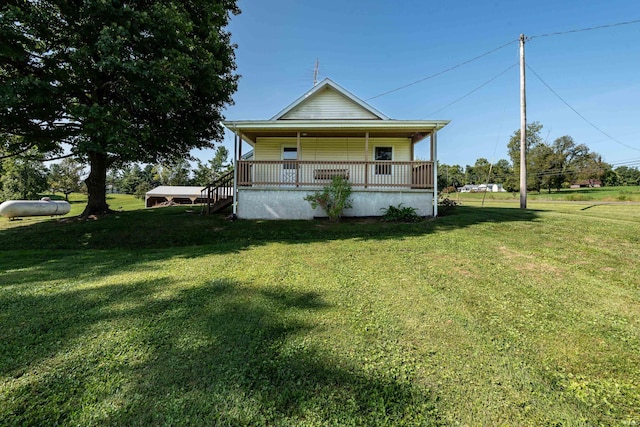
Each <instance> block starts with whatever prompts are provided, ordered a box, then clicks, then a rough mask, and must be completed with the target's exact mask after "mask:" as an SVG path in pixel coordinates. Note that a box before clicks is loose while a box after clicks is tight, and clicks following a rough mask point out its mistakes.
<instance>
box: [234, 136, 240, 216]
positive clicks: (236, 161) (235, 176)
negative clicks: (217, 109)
mask: <svg viewBox="0 0 640 427" xmlns="http://www.w3.org/2000/svg"><path fill="white" fill-rule="evenodd" d="M238 140H240V144H242V139H240V137H239V136H238V134H237V133H235V132H234V137H233V218H236V217H237V216H238V145H239V144H238Z"/></svg>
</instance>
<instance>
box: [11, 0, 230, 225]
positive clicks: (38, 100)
mask: <svg viewBox="0 0 640 427" xmlns="http://www.w3.org/2000/svg"><path fill="white" fill-rule="evenodd" d="M239 12H240V11H239V9H238V8H237V6H236V2H235V1H233V0H224V1H217V0H198V1H194V2H183V1H171V0H170V1H145V2H113V1H101V0H87V1H83V2H72V1H66V0H64V1H47V0H45V1H38V2H31V1H24V2H23V1H20V2H8V3H7V2H4V3H3V5H2V6H0V35H1V36H2V37H1V39H2V40H3V47H2V49H0V75H1V76H2V84H1V85H0V132H1V133H6V134H9V135H23V140H22V144H21V146H20V147H15V148H16V150H18V149H22V148H23V147H24V146H29V144H37V145H38V148H39V149H40V150H41V151H42V152H49V151H55V150H60V149H61V147H62V146H63V145H64V144H68V145H70V146H71V150H72V151H73V152H74V153H75V154H77V155H80V156H83V157H84V158H85V159H86V160H87V162H88V163H89V165H90V172H89V176H88V178H87V180H86V183H87V187H88V191H89V201H88V206H87V213H93V212H95V213H101V212H105V211H107V210H108V206H107V204H106V199H105V197H106V196H105V187H106V171H107V169H108V168H109V167H111V166H112V165H114V164H116V163H119V164H122V163H126V162H138V161H139V162H157V161H159V160H166V159H177V158H183V157H184V156H186V155H188V153H189V151H190V150H191V149H193V148H204V147H212V146H213V141H216V140H221V139H222V137H223V130H222V126H221V124H220V122H221V121H222V119H223V116H222V111H223V110H224V108H225V107H226V106H227V105H229V104H230V103H231V102H232V94H233V93H234V92H235V90H236V87H237V80H238V76H237V75H236V74H235V73H234V70H235V68H236V65H235V54H234V48H235V46H234V45H233V43H232V42H231V34H230V33H229V32H228V31H227V30H226V26H227V24H228V23H229V19H230V16H231V15H233V14H237V13H239ZM134 188H135V187H134Z"/></svg>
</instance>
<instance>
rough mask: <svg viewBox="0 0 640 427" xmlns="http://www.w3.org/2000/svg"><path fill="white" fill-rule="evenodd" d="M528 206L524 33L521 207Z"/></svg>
mask: <svg viewBox="0 0 640 427" xmlns="http://www.w3.org/2000/svg"><path fill="white" fill-rule="evenodd" d="M526 208H527V89H526V80H525V74H524V34H520V209H526Z"/></svg>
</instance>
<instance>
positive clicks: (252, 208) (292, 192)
mask: <svg viewBox="0 0 640 427" xmlns="http://www.w3.org/2000/svg"><path fill="white" fill-rule="evenodd" d="M316 190H319V188H318V189H313V188H306V189H292V188H277V187H276V188H238V218H243V219H313V218H314V217H326V213H325V212H324V211H323V210H322V209H321V208H317V209H311V204H310V203H309V202H307V201H306V200H304V198H305V197H306V196H307V195H309V194H312V193H314V192H315V191H316ZM351 200H352V201H353V203H352V205H353V207H352V208H351V209H345V211H344V216H351V217H359V216H382V214H383V213H384V211H383V209H386V208H388V207H389V206H398V205H400V204H402V206H411V207H413V208H416V213H417V214H418V215H420V216H433V190H411V189H407V190H398V189H393V190H391V189H388V190H385V189H366V190H364V189H362V190H354V191H353V193H351Z"/></svg>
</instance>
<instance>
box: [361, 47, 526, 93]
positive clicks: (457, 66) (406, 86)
mask: <svg viewBox="0 0 640 427" xmlns="http://www.w3.org/2000/svg"><path fill="white" fill-rule="evenodd" d="M517 41H518V40H511V41H510V42H509V43H505V44H503V45H502V46H498V47H496V48H495V49H491V50H490V51H488V52H485V53H483V54H482V55H478V56H476V57H474V58H471V59H469V60H467V61H464V62H461V63H460V64H458V65H454V66H453V67H449V68H447V69H445V70H442V71H438V72H437V73H434V74H431V75H429V76H427V77H424V78H422V79H420V80H416V81H415V82H411V83H407V84H405V85H402V86H400V87H397V88H395V89H391V90H389V91H386V92H383V93H381V94H379V95H376V96H372V97H371V98H367V99H366V100H365V101H370V100H372V99H375V98H380V97H381V96H385V95H389V94H390V93H394V92H397V91H399V90H402V89H406V88H408V87H410V86H413V85H417V84H418V83H422V82H424V81H425V80H429V79H432V78H434V77H437V76H439V75H441V74H444V73H447V72H449V71H452V70H455V69H456V68H460V67H462V66H463V65H467V64H469V63H470V62H473V61H475V60H477V59H480V58H483V57H485V56H487V55H490V54H492V53H493V52H497V51H499V50H500V49H502V48H505V47H507V46H509V45H510V44H513V43H515V42H517Z"/></svg>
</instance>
